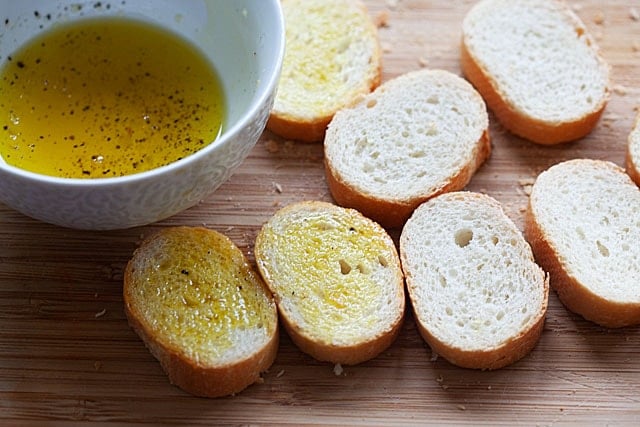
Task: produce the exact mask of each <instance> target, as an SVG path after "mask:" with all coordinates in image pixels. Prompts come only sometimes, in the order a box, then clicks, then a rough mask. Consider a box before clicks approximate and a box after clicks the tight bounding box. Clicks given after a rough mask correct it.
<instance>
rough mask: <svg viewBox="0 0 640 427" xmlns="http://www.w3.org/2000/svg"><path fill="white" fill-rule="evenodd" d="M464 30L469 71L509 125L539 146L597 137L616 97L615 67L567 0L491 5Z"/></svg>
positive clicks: (509, 0) (493, 0)
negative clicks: (611, 92) (612, 74)
mask: <svg viewBox="0 0 640 427" xmlns="http://www.w3.org/2000/svg"><path fill="white" fill-rule="evenodd" d="M462 33H463V36H462V48H461V66H462V70H463V72H464V74H465V75H466V77H467V78H468V79H469V81H471V83H473V85H474V86H475V87H476V89H478V91H479V92H480V93H481V94H482V96H483V97H484V99H485V101H486V102H487V105H488V106H489V108H490V109H491V110H493V112H494V113H495V115H496V117H497V118H498V120H499V121H500V122H501V123H502V125H503V126H504V127H505V128H507V129H509V130H510V131H511V132H513V133H514V134H516V135H519V136H521V137H524V138H526V139H529V140H531V141H533V142H536V143H539V144H558V143H563V142H568V141H573V140H576V139H579V138H581V137H583V136H585V135H587V134H588V133H589V132H591V130H592V129H593V127H594V126H595V125H596V123H597V121H598V119H599V118H600V115H601V114H602V112H603V110H604V108H605V106H606V104H607V102H608V99H609V67H608V65H607V64H606V63H605V62H604V60H603V59H602V57H601V56H600V55H599V53H598V48H597V47H596V44H595V41H594V40H593V38H592V37H591V36H590V35H589V34H588V33H587V30H586V28H585V26H584V24H583V23H582V22H581V21H580V19H579V18H578V17H577V16H576V15H575V14H574V13H573V12H572V11H571V10H570V9H569V7H568V6H567V5H566V4H565V3H564V2H562V1H559V0H483V1H480V2H479V3H477V4H476V5H475V6H474V7H473V8H472V9H471V10H470V11H469V12H468V14H467V16H466V17H465V19H464V21H463V25H462Z"/></svg>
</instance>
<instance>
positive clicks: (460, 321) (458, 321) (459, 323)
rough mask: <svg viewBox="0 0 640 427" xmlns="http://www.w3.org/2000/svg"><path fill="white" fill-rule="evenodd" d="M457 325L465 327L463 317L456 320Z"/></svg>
mask: <svg viewBox="0 0 640 427" xmlns="http://www.w3.org/2000/svg"><path fill="white" fill-rule="evenodd" d="M456 325H458V326H460V327H461V328H464V322H463V321H462V319H458V320H457V321H456Z"/></svg>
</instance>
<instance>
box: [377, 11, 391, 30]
mask: <svg viewBox="0 0 640 427" xmlns="http://www.w3.org/2000/svg"><path fill="white" fill-rule="evenodd" d="M373 23H374V24H375V26H376V27H378V28H382V27H388V26H389V11H388V10H382V11H380V12H378V14H377V15H376V16H375V18H374V19H373Z"/></svg>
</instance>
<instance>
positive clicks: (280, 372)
mask: <svg viewBox="0 0 640 427" xmlns="http://www.w3.org/2000/svg"><path fill="white" fill-rule="evenodd" d="M283 375H284V369H280V371H279V372H278V373H277V374H276V378H280V377H281V376H283Z"/></svg>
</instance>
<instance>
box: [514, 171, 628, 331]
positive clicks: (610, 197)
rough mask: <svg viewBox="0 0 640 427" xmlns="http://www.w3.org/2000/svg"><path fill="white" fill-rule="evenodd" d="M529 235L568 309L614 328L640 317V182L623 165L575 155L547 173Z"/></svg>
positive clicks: (533, 204) (535, 191) (539, 182)
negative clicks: (639, 243) (638, 185)
mask: <svg viewBox="0 0 640 427" xmlns="http://www.w3.org/2000/svg"><path fill="white" fill-rule="evenodd" d="M525 235H526V237H527V239H528V240H529V242H530V243H531V246H532V248H533V252H534V254H535V256H536V259H537V261H538V262H539V263H540V265H541V266H542V267H543V268H544V269H545V270H546V271H548V272H549V274H550V275H551V287H552V288H553V289H554V290H555V291H556V292H557V294H558V297H559V299H560V301H562V303H563V304H564V305H565V306H566V307H567V308H568V309H569V310H571V311H573V312H575V313H578V314H580V315H582V316H583V317H584V318H585V319H588V320H591V321H593V322H595V323H598V324H599V325H601V326H605V327H610V328H615V327H623V326H629V325H635V324H639V323H640V264H639V263H638V260H640V245H638V242H640V190H639V189H638V187H637V186H636V185H635V184H634V183H633V182H632V181H631V179H630V178H629V176H628V175H627V174H625V173H624V170H623V169H622V168H620V167H619V166H617V165H615V164H613V163H610V162H606V161H603V160H590V159H575V160H569V161H566V162H562V163H559V164H556V165H554V166H552V167H551V168H549V169H547V170H546V171H544V172H543V173H541V174H540V175H539V176H538V178H537V179H536V181H535V184H534V185H533V188H532V191H531V196H530V198H529V208H528V211H527V213H526V217H525Z"/></svg>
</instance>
